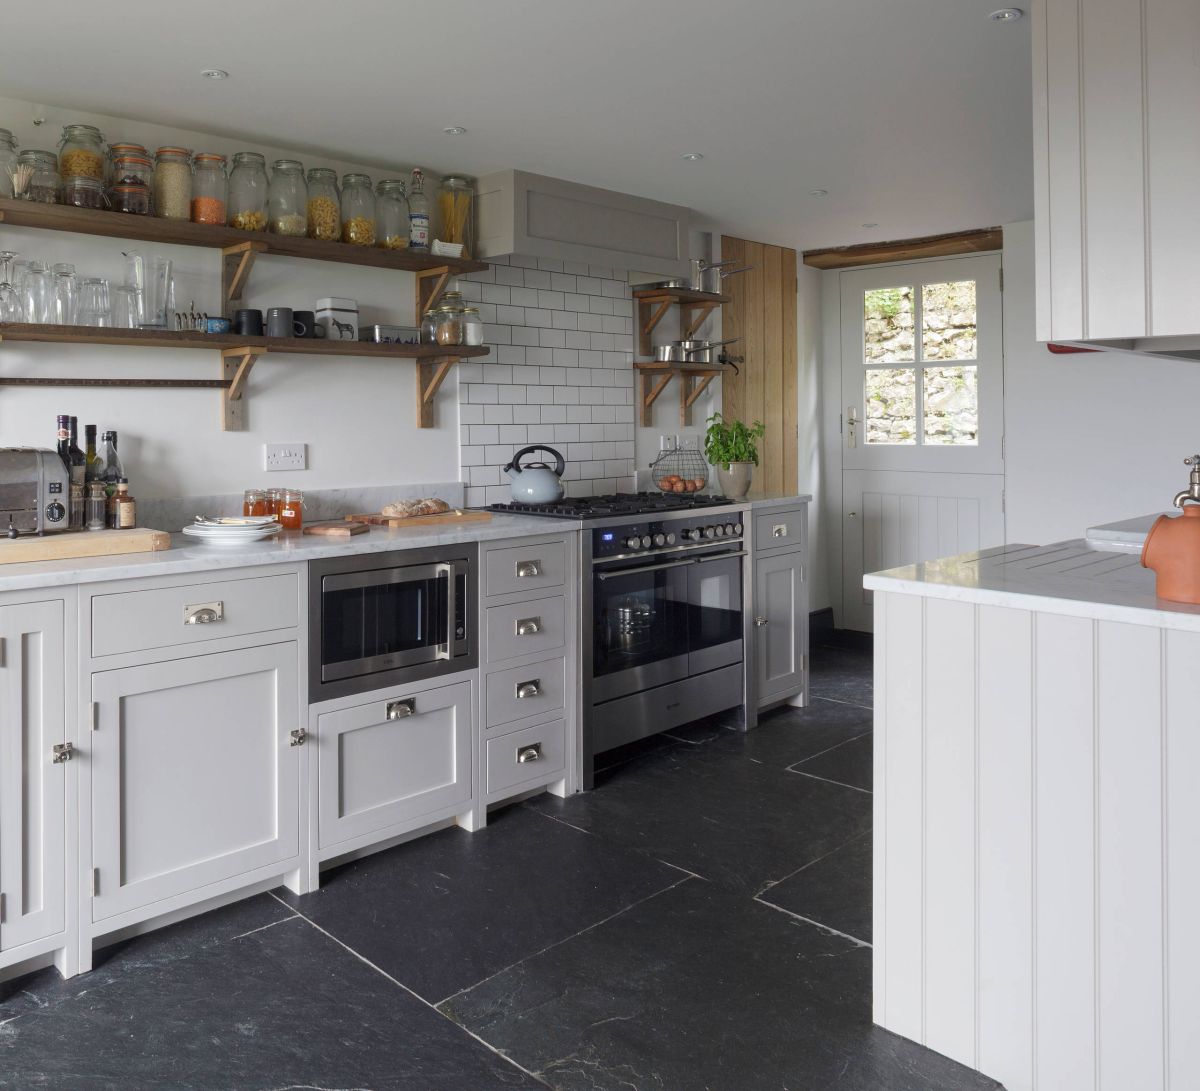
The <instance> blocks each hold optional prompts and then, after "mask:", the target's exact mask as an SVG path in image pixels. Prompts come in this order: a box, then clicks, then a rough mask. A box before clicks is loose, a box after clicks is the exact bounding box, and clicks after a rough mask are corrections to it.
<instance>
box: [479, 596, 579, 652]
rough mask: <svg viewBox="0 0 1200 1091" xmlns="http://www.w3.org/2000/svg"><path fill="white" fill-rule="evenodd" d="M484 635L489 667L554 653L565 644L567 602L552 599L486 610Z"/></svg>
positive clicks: (561, 598) (493, 607) (490, 607)
mask: <svg viewBox="0 0 1200 1091" xmlns="http://www.w3.org/2000/svg"><path fill="white" fill-rule="evenodd" d="M522 630H526V631H522ZM485 631H486V633H487V661H488V662H489V663H499V662H502V661H503V660H505V659H514V658H516V656H518V655H533V654H534V653H535V652H549V651H554V650H555V649H556V648H561V647H562V646H563V645H564V644H565V643H566V640H567V605H566V599H564V598H563V597H562V595H555V596H554V597H553V598H547V599H533V600H532V601H529V600H525V601H522V602H515V603H512V604H511V605H508V606H489V607H488V609H487V621H486V623H485Z"/></svg>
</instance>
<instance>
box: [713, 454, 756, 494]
mask: <svg viewBox="0 0 1200 1091" xmlns="http://www.w3.org/2000/svg"><path fill="white" fill-rule="evenodd" d="M753 474H754V463H753V462H731V463H730V464H729V466H728V468H726V467H725V466H722V465H720V464H719V463H718V465H717V480H718V481H719V482H720V483H721V492H722V493H723V494H724V495H725V496H728V497H729V498H730V499H731V500H740V499H741V498H742V497H743V496H745V495H746V493H748V492H749V491H750V479H751V477H752V476H753Z"/></svg>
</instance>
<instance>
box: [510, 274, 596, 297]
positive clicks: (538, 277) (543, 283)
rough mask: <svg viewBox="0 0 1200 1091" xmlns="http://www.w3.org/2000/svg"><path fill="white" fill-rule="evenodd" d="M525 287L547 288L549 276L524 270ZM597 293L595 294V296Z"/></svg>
mask: <svg viewBox="0 0 1200 1091" xmlns="http://www.w3.org/2000/svg"><path fill="white" fill-rule="evenodd" d="M525 287H526V288H549V287H550V274H549V273H547V272H544V271H543V270H541V269H526V270H525ZM598 294H599V293H598V292H597V295H598Z"/></svg>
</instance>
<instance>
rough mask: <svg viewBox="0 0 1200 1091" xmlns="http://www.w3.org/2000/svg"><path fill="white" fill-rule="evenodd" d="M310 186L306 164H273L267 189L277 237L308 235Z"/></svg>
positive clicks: (288, 161) (269, 214) (294, 161)
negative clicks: (305, 179)
mask: <svg viewBox="0 0 1200 1091" xmlns="http://www.w3.org/2000/svg"><path fill="white" fill-rule="evenodd" d="M307 208H308V185H307V184H306V183H305V181H304V164H303V163H301V162H300V161H299V160H298V159H276V160H275V162H274V163H272V164H271V185H270V188H269V189H268V190H267V219H268V221H269V226H270V229H271V231H273V232H274V233H275V234H276V235H294V236H298V237H300V238H303V237H304V236H305V235H306V234H307V233H308V219H307Z"/></svg>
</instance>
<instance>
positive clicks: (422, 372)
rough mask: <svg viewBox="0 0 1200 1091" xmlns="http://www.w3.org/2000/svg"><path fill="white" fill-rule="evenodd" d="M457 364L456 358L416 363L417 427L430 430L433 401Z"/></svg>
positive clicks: (440, 358)
mask: <svg viewBox="0 0 1200 1091" xmlns="http://www.w3.org/2000/svg"><path fill="white" fill-rule="evenodd" d="M457 363H458V357H457V356H442V357H434V358H433V359H431V360H429V359H426V360H418V361H417V427H418V428H432V427H433V426H434V419H433V400H434V398H435V397H437V392H438V388H439V387H440V386H441V385H442V383H443V381H444V380H445V378H446V376H447V375H449V374H450V369H451V368H452V367H453V366H454V365H455V364H457Z"/></svg>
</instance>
